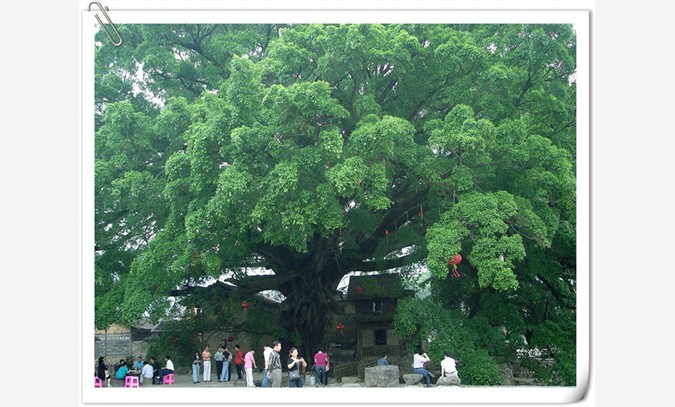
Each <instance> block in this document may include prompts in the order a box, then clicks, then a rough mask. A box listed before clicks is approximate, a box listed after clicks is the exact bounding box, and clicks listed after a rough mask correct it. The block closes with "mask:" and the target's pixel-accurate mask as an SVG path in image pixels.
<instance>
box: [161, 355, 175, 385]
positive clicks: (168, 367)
mask: <svg viewBox="0 0 675 407" xmlns="http://www.w3.org/2000/svg"><path fill="white" fill-rule="evenodd" d="M164 360H165V366H164V369H159V384H162V383H163V381H162V379H163V378H164V376H166V375H168V374H171V373H174V371H173V362H172V361H171V356H169V355H166V356H164Z"/></svg>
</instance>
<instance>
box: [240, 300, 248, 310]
mask: <svg viewBox="0 0 675 407" xmlns="http://www.w3.org/2000/svg"><path fill="white" fill-rule="evenodd" d="M240 307H241V308H243V309H244V310H247V309H248V302H247V301H246V300H244V301H242V303H241V304H240Z"/></svg>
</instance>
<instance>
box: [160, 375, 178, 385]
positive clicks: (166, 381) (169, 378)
mask: <svg viewBox="0 0 675 407" xmlns="http://www.w3.org/2000/svg"><path fill="white" fill-rule="evenodd" d="M162 383H164V384H174V383H176V378H175V377H174V375H173V373H169V374H168V375H166V376H164V378H163V379H162Z"/></svg>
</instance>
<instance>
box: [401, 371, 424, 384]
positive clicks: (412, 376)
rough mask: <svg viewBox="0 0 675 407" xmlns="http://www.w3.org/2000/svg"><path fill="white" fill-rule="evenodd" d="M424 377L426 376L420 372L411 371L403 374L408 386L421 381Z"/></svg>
mask: <svg viewBox="0 0 675 407" xmlns="http://www.w3.org/2000/svg"><path fill="white" fill-rule="evenodd" d="M423 378H424V376H422V375H421V374H419V373H409V374H404V375H403V381H404V382H405V384H407V385H408V386H410V385H413V384H417V383H419V382H421V381H422V379H423Z"/></svg>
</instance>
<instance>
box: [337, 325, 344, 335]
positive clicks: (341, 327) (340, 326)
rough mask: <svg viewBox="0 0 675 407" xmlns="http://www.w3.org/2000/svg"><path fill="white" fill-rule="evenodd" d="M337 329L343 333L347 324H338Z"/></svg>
mask: <svg viewBox="0 0 675 407" xmlns="http://www.w3.org/2000/svg"><path fill="white" fill-rule="evenodd" d="M335 329H337V330H338V331H339V332H340V334H342V331H344V330H345V324H337V326H336V327H335Z"/></svg>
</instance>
